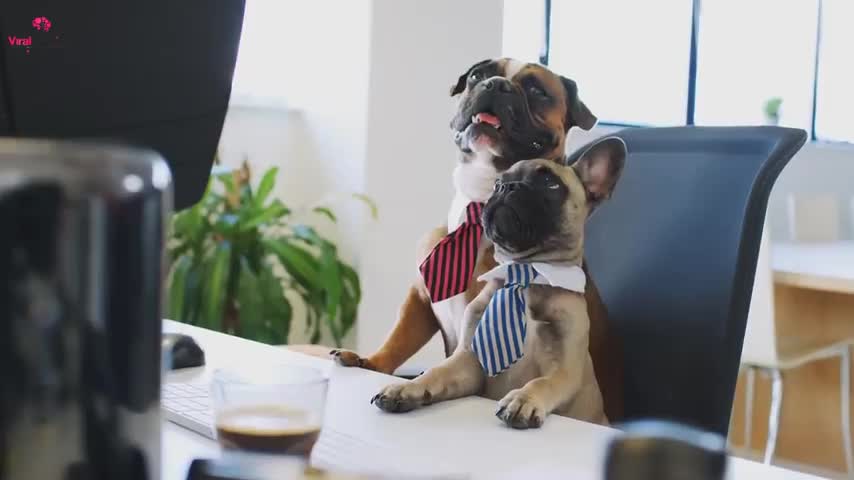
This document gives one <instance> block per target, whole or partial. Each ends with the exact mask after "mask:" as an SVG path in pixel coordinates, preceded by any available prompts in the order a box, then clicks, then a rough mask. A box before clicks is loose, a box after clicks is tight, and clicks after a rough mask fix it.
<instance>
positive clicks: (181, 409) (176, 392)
mask: <svg viewBox="0 0 854 480" xmlns="http://www.w3.org/2000/svg"><path fill="white" fill-rule="evenodd" d="M209 388H210V387H209V386H208V385H207V384H192V383H165V384H163V387H162V389H161V395H160V408H161V410H162V411H163V416H164V417H165V418H166V420H169V421H170V422H172V423H175V424H177V425H180V426H182V427H184V428H189V429H190V430H192V431H194V432H196V433H198V434H199V435H203V436H205V437H207V438H210V439H211V440H216V432H214V426H213V425H214V422H213V411H212V409H211V398H210V390H209Z"/></svg>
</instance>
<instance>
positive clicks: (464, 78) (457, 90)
mask: <svg viewBox="0 0 854 480" xmlns="http://www.w3.org/2000/svg"><path fill="white" fill-rule="evenodd" d="M491 61H492V60H490V59H486V60H481V61H479V62H477V63H475V64H474V65H472V66H471V67H469V69H468V70H466V72H465V73H463V74H462V75H460V78H458V79H457V83H456V84H455V85H451V96H452V97H453V96H454V95H459V94H461V93H463V90H465V89H466V83H467V82H468V78H469V75H470V74H471V71H472V70H474V69H475V68H477V67H479V66H481V65H486V64H487V63H489V62H491Z"/></svg>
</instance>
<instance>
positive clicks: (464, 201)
mask: <svg viewBox="0 0 854 480" xmlns="http://www.w3.org/2000/svg"><path fill="white" fill-rule="evenodd" d="M469 203H471V200H470V199H469V198H468V197H466V196H465V194H464V193H462V192H461V191H459V190H457V193H456V194H454V200H453V201H452V202H451V208H450V210H448V233H451V232H453V231H454V230H456V229H457V227H459V226H460V225H461V224H462V223H463V221H465V219H466V207H468V205H469Z"/></svg>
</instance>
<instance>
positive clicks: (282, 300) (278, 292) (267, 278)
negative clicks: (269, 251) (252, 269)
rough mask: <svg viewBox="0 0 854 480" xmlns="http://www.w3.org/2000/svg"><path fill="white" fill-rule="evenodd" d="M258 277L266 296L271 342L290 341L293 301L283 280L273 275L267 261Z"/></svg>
mask: <svg viewBox="0 0 854 480" xmlns="http://www.w3.org/2000/svg"><path fill="white" fill-rule="evenodd" d="M258 279H259V286H260V292H261V295H262V296H263V298H264V314H265V318H266V322H267V328H268V331H269V336H270V339H271V342H270V343H288V333H289V332H290V330H291V320H292V318H293V309H292V308H291V302H290V301H288V299H287V297H285V294H284V290H283V289H282V282H281V280H279V279H278V278H276V276H275V275H273V270H272V268H271V267H270V265H269V264H267V263H265V264H264V265H262V268H261V273H260V275H259V277H258Z"/></svg>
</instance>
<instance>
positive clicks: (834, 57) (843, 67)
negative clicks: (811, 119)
mask: <svg viewBox="0 0 854 480" xmlns="http://www.w3.org/2000/svg"><path fill="white" fill-rule="evenodd" d="M852 22H854V2H852V1H851V0H823V3H822V24H821V43H820V47H819V64H818V91H817V94H818V96H817V98H816V115H815V130H816V131H815V134H816V137H817V138H820V139H826V140H837V141H847V142H854V115H852V112H854V69H852V65H851V49H852V46H854V30H852V29H851V23H852Z"/></svg>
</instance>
